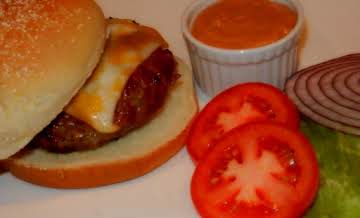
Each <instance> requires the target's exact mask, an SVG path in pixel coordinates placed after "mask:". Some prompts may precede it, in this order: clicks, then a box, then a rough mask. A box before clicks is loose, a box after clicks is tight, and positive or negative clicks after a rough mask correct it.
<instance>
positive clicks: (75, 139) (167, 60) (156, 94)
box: [30, 49, 179, 153]
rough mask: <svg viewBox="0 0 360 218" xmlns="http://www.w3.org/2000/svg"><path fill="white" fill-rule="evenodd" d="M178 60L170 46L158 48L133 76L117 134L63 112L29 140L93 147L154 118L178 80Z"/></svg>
mask: <svg viewBox="0 0 360 218" xmlns="http://www.w3.org/2000/svg"><path fill="white" fill-rule="evenodd" d="M178 77H179V74H177V72H176V62H175V60H174V57H173V55H172V53H171V52H170V51H169V50H167V49H164V50H163V49H157V50H156V51H154V52H153V53H152V54H151V55H150V57H148V58H147V59H146V60H145V61H144V62H143V63H142V64H140V65H139V66H138V67H137V68H136V70H135V72H133V74H132V75H131V76H130V78H129V80H128V82H127V83H126V86H125V88H124V90H123V93H122V95H121V98H120V99H119V101H118V103H117V106H116V110H115V111H114V121H113V122H114V123H115V124H116V125H118V126H119V127H120V128H119V130H117V131H116V132H114V133H101V132H98V131H96V130H95V129H94V128H92V127H91V126H90V125H88V124H87V123H85V122H83V121H81V120H78V119H76V118H75V117H73V116H71V115H70V114H67V113H66V112H62V113H61V114H59V115H58V116H57V117H56V118H55V120H53V121H52V122H51V123H50V125H48V126H47V127H46V128H45V129H44V130H43V131H41V132H40V133H39V134H38V135H37V136H35V138H34V139H33V140H32V141H31V142H30V145H31V146H40V147H42V148H44V149H46V150H49V151H52V152H59V153H66V152H73V151H80V150H88V149H94V148H97V147H99V146H102V145H104V144H106V143H108V142H110V141H112V140H115V139H117V138H119V137H121V136H123V135H125V134H126V133H128V132H129V131H131V130H133V129H135V128H138V127H140V126H142V125H144V124H145V123H146V122H148V121H149V120H150V119H152V118H153V117H154V116H155V114H156V113H157V111H159V109H160V108H161V107H162V105H163V104H164V102H165V99H166V96H167V93H168V91H169V89H170V87H171V85H172V84H174V82H175V81H176V80H177V78H178Z"/></svg>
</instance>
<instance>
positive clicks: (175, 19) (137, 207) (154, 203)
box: [0, 0, 360, 218]
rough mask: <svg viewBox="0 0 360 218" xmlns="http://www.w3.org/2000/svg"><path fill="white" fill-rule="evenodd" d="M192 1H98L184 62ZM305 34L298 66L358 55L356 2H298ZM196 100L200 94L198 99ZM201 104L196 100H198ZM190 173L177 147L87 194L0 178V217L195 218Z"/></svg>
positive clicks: (190, 167)
mask: <svg viewBox="0 0 360 218" xmlns="http://www.w3.org/2000/svg"><path fill="white" fill-rule="evenodd" d="M191 1H192V0H98V2H99V4H100V5H101V6H102V7H103V9H104V11H105V14H106V15H107V16H113V17H121V18H131V19H136V20H137V21H138V22H140V23H142V24H147V25H151V26H153V27H155V28H156V29H157V30H159V31H160V32H161V33H162V34H163V35H164V37H165V38H166V39H167V40H168V42H169V44H170V45H171V48H172V50H173V51H174V52H175V53H176V55H178V56H180V57H181V58H183V59H184V60H185V61H187V62H188V56H187V52H186V48H185V44H184V42H183V40H182V36H181V33H180V16H181V13H182V11H183V9H184V8H185V7H186V6H187V5H188V4H189V3H190V2H191ZM302 3H303V5H304V8H305V16H306V21H307V28H306V29H307V31H306V33H307V34H306V37H305V42H304V43H303V48H302V49H301V56H300V68H302V67H305V66H309V65H312V64H315V63H318V62H320V61H323V60H326V59H329V58H333V57H337V56H340V55H344V54H348V53H352V52H360V28H359V21H360V13H359V12H358V9H359V8H360V1H359V0H344V1H339V0H316V1H314V0H302ZM200 96H202V95H200ZM205 101H206V100H205V99H204V98H203V97H201V99H200V102H201V103H202V104H204V102H205ZM193 169H194V166H193V164H192V162H191V161H190V159H189V157H188V155H187V153H186V151H185V150H184V149H183V150H182V151H181V152H180V153H179V154H178V155H176V156H175V157H174V158H173V159H172V160H170V161H169V162H167V163H166V164H164V165H163V166H162V167H160V168H158V169H157V170H155V171H153V172H151V173H150V174H147V175H146V176H143V177H141V178H138V179H135V180H132V181H128V182H124V183H120V184H116V185H111V186H107V187H101V188H96V189H88V190H55V189H48V188H43V187H38V186H34V185H31V184H28V183H25V182H22V181H20V180H17V179H15V178H14V177H12V176H11V175H9V174H4V175H1V176H0V217H4V218H7V217H26V218H41V217H52V218H64V217H86V218H95V217H106V218H108V217H116V218H143V217H147V218H195V217H198V215H197V213H196V212H195V210H194V208H193V206H192V203H191V199H190V194H189V188H190V179H191V174H192V171H193Z"/></svg>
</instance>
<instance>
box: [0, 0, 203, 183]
mask: <svg viewBox="0 0 360 218" xmlns="http://www.w3.org/2000/svg"><path fill="white" fill-rule="evenodd" d="M0 89H1V91H0V160H1V159H7V160H6V164H4V165H6V167H7V168H8V169H9V171H10V172H11V173H12V174H13V175H14V176H16V177H18V178H20V179H22V180H25V181H28V182H31V183H34V184H38V185H43V186H49V187H56V188H85V187H95V186H100V185H107V184H112V183H117V182H120V181H124V180H128V179H132V178H136V177H138V176H141V175H144V174H145V173H148V172H150V171H151V170H153V169H155V168H156V167H158V166H160V165H161V164H163V163H164V162H166V161H167V160H168V159H169V158H171V157H172V156H173V155H175V154H176V152H178V151H179V150H180V149H181V148H182V146H183V145H184V142H185V139H186V136H187V132H188V129H189V125H190V123H191V121H192V119H193V117H194V116H195V114H196V112H197V104H196V100H195V97H194V90H193V84H192V75H191V73H190V71H189V69H188V68H187V67H186V66H185V64H184V63H183V62H182V61H181V60H179V59H178V58H176V57H175V56H174V55H173V53H172V52H171V51H170V49H169V48H168V45H167V43H166V41H165V40H164V39H163V37H162V36H161V35H160V33H158V32H157V31H156V30H155V29H153V28H151V27H147V26H143V25H141V24H139V23H137V22H135V21H132V20H126V19H113V18H111V19H105V17H104V15H103V13H102V11H101V9H100V8H99V7H98V5H97V4H96V3H95V2H94V1H92V0H78V1H72V0H47V1H42V0H24V1H15V0H9V1H3V2H1V3H0Z"/></svg>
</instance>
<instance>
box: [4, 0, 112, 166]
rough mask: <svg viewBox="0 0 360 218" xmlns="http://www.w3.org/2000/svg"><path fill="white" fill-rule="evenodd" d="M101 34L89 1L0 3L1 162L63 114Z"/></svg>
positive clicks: (99, 18)
mask: <svg viewBox="0 0 360 218" xmlns="http://www.w3.org/2000/svg"><path fill="white" fill-rule="evenodd" d="M105 35H106V26H105V18H104V15H103V13H102V11H101V9H100V8H99V7H98V5H97V4H96V3H95V2H94V1H93V0H76V1H74V0H47V1H40V0H33V1H30V0H24V1H17V3H15V2H14V1H1V2H0V160H1V159H5V158H7V157H9V156H10V155H12V154H14V153H15V152H17V151H18V150H20V149H21V148H22V147H24V146H25V145H26V144H27V143H28V142H29V141H30V140H31V139H32V138H33V136H35V135H36V134H37V133H38V132H40V131H41V129H42V128H44V127H45V126H47V125H48V124H49V122H50V121H51V120H52V119H54V117H55V116H56V115H57V114H58V113H60V112H61V111H62V109H63V107H64V106H65V105H66V104H67V103H68V102H69V101H70V99H71V98H72V97H73V96H74V94H75V93H76V92H77V90H78V89H79V88H80V87H81V86H82V84H83V83H84V82H85V80H86V79H87V78H88V76H89V75H90V74H91V72H92V70H93V69H94V67H95V66H96V64H97V62H98V60H99V57H100V56H101V53H102V50H103V47H104V42H105Z"/></svg>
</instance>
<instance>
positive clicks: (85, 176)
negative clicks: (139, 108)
mask: <svg viewBox="0 0 360 218" xmlns="http://www.w3.org/2000/svg"><path fill="white" fill-rule="evenodd" d="M178 72H179V73H180V74H181V77H180V79H179V81H177V84H176V85H175V87H174V88H173V89H172V90H171V92H170V93H169V97H168V99H167V101H166V103H165V105H164V108H163V110H162V111H161V112H160V113H159V114H158V116H156V118H154V119H153V120H151V121H150V122H149V123H148V124H146V125H145V126H144V127H142V128H140V129H137V130H135V131H133V132H131V133H130V134H128V135H126V136H125V137H122V138H120V139H119V140H117V141H115V142H112V143H110V144H107V145H104V146H102V147H100V148H98V149H96V150H91V151H85V152H74V153H69V154H54V153H49V152H46V151H44V150H42V149H36V150H32V151H30V152H28V153H25V154H23V155H20V156H19V157H13V159H12V160H11V161H10V162H9V168H10V171H11V173H12V174H13V175H15V176H16V177H18V178H20V179H23V180H25V181H28V182H31V183H35V184H38V185H42V186H49V187H56V188H85V187H95V186H101V185H107V184H112V183H117V182H120V181H124V180H128V179H132V178H135V177H139V176H141V175H144V174H145V173H147V172H149V171H151V170H153V169H155V168H156V167H158V166H160V165H161V164H163V163H164V162H165V161H167V160H168V159H169V158H170V157H172V156H173V155H174V154H175V153H177V152H178V151H179V150H180V149H181V148H182V147H183V145H184V142H185V139H186V137H187V134H188V130H189V125H190V124H191V121H192V120H193V117H194V116H195V115H196V113H197V110H198V107H197V102H196V99H195V96H194V91H193V84H192V75H191V73H190V71H189V70H188V69H187V68H186V66H185V65H184V63H182V62H180V61H178Z"/></svg>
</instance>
